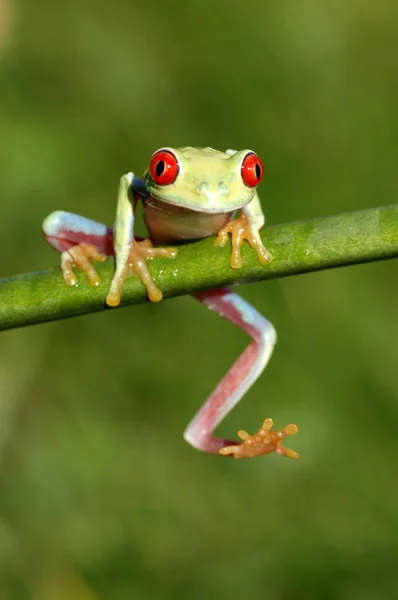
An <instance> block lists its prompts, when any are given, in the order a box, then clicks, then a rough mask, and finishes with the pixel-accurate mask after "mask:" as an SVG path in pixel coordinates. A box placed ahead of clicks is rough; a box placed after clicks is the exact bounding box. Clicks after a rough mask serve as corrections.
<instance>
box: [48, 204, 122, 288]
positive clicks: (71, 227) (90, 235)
mask: <svg viewBox="0 0 398 600" xmlns="http://www.w3.org/2000/svg"><path fill="white" fill-rule="evenodd" d="M42 227H43V233H44V235H45V237H46V240H47V241H48V243H49V244H50V246H52V247H53V248H55V250H58V252H61V270H62V275H63V277H64V279H65V282H66V283H67V284H68V285H75V284H76V283H77V276H76V274H75V272H74V270H73V268H74V267H75V266H77V267H79V268H80V269H82V271H83V272H84V273H85V274H86V276H87V279H88V281H89V283H90V285H92V286H97V285H99V284H100V283H101V279H100V278H99V275H98V273H97V271H96V270H95V268H94V267H93V265H92V264H91V262H90V260H95V261H104V260H106V257H107V256H108V255H110V254H114V249H113V232H112V229H111V228H110V227H107V226H106V225H103V224H102V223H97V222H96V221H92V220H91V219H87V218H86V217H81V216H80V215H75V214H73V213H68V212H64V211H62V210H57V211H56V212H53V213H51V215H49V216H48V217H47V218H46V219H45V220H44V221H43V226H42Z"/></svg>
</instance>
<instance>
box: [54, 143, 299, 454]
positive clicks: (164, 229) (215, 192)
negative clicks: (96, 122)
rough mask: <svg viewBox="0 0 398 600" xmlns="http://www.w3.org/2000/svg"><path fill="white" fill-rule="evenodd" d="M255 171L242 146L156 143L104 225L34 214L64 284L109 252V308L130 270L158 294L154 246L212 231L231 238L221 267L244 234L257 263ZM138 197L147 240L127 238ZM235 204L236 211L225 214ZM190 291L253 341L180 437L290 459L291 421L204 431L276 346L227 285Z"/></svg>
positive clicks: (233, 261) (264, 256)
mask: <svg viewBox="0 0 398 600" xmlns="http://www.w3.org/2000/svg"><path fill="white" fill-rule="evenodd" d="M263 174H264V166H263V163H262V162H261V160H260V158H259V157H258V156H257V154H255V153H254V152H253V151H251V150H241V151H239V152H238V151H236V150H227V151H226V152H219V151H218V150H214V149H213V148H191V147H187V148H178V149H176V148H161V149H160V150H157V151H156V152H155V153H154V154H153V156H152V159H151V162H150V164H149V168H148V170H147V171H146V173H145V175H144V179H139V178H137V177H135V175H134V174H133V173H128V174H127V175H123V176H122V178H121V180H120V186H119V194H118V202H117V210H116V217H115V222H114V227H113V230H112V229H110V228H108V227H106V226H105V225H102V224H101V223H97V222H95V221H91V220H90V219H87V218H85V217H81V216H79V215H74V214H71V213H67V212H63V211H56V212H54V213H52V214H50V215H49V216H48V217H47V218H46V219H45V220H44V223H43V231H44V234H45V236H46V238H47V240H48V242H49V243H50V244H51V246H53V247H54V248H55V249H56V250H58V251H59V252H61V269H62V274H63V277H64V279H65V282H66V283H67V284H68V285H76V284H77V277H76V274H75V273H74V270H73V269H74V267H79V268H80V269H82V270H83V271H84V273H85V274H86V275H87V278H88V281H89V283H90V284H91V285H92V286H96V285H99V284H100V283H101V282H100V278H99V276H98V274H97V272H96V270H95V268H94V267H93V265H92V264H91V262H90V261H91V260H100V261H101V260H105V259H106V257H107V255H110V254H115V257H116V269H115V273H114V276H113V280H112V283H111V286H110V289H109V291H108V295H107V298H106V302H107V304H108V305H109V306H118V304H119V303H120V293H121V290H122V287H123V284H124V282H125V280H126V278H127V277H128V276H129V275H130V274H132V273H135V274H136V275H137V276H138V277H139V278H140V279H141V281H142V283H143V284H144V285H145V287H146V290H147V294H148V297H149V299H150V300H151V301H152V302H158V301H159V300H161V299H162V292H161V290H160V289H159V288H158V287H157V286H156V283H155V282H154V280H153V278H152V276H151V274H150V272H149V270H148V267H147V264H146V261H147V260H148V259H149V258H154V257H156V256H164V257H168V258H174V257H175V256H176V254H177V250H176V249H175V248H170V247H159V244H169V243H173V242H176V241H181V240H195V239H198V238H204V237H208V236H212V235H215V234H217V238H216V240H215V245H216V246H224V245H225V244H226V243H227V242H228V238H229V234H231V240H232V252H231V258H230V266H231V268H233V269H239V268H240V267H241V266H242V258H241V253H240V249H241V245H242V242H243V240H244V239H246V240H247V241H248V242H249V244H250V245H251V247H252V248H253V249H254V250H255V252H256V254H257V258H258V261H259V262H260V263H261V264H262V265H267V264H268V263H269V262H270V261H271V260H272V256H271V254H270V253H269V252H268V250H266V248H265V247H264V246H263V243H262V241H261V238H260V235H259V230H260V229H261V228H262V226H263V225H264V215H263V212H262V209H261V204H260V199H259V197H258V194H257V191H256V188H257V186H258V184H259V183H260V181H261V179H262V178H263ZM139 200H141V202H142V204H143V210H144V217H145V222H146V225H147V228H148V231H149V236H150V237H149V238H148V239H144V240H141V239H137V238H136V237H135V236H134V219H135V210H136V205H137V202H138V201H139ZM238 210H239V211H240V216H239V217H238V218H234V216H235V213H236V212H237V211H238ZM154 244H155V246H154ZM195 297H196V298H197V299H198V300H199V301H200V302H202V303H203V304H204V305H205V306H207V307H208V308H209V309H210V310H212V311H214V312H215V313H217V314H219V315H221V316H222V317H224V318H226V319H228V320H229V321H231V322H232V323H234V324H235V325H237V326H238V327H240V328H242V329H243V330H244V331H246V332H247V333H248V334H249V335H250V336H251V337H252V338H253V341H252V343H251V344H250V345H249V346H248V347H247V348H246V350H245V351H244V352H243V353H242V354H241V356H240V357H239V358H238V359H237V361H236V362H235V363H234V365H233V366H232V367H231V369H230V370H229V371H228V373H227V374H226V375H225V377H224V378H223V379H222V381H221V382H220V383H219V385H218V386H217V387H216V389H215V390H214V391H213V392H212V394H211V395H210V397H209V398H208V399H207V401H206V402H205V404H204V405H203V406H202V408H201V409H200V410H199V412H198V413H197V414H196V416H195V417H194V419H193V420H192V421H191V423H190V424H189V425H188V427H187V429H186V431H185V434H184V437H185V439H186V441H187V442H189V443H190V444H191V445H192V446H194V447H195V448H197V449H199V450H202V451H204V452H211V453H219V454H222V455H224V456H226V455H233V456H234V457H235V458H244V457H252V456H257V455H260V454H268V453H270V452H274V451H275V452H277V453H278V454H280V455H282V456H288V457H290V458H298V454H297V453H296V452H294V451H293V450H291V449H290V448H284V447H283V446H281V442H282V440H283V439H284V438H285V437H286V436H290V435H294V434H295V433H296V432H297V429H298V428H297V426H296V425H292V424H291V425H287V426H286V427H284V428H283V429H280V430H279V431H272V430H271V429H272V426H273V422H272V419H266V420H265V421H264V423H263V425H262V427H261V429H260V431H259V432H258V433H256V434H255V435H253V436H250V435H249V434H248V433H246V432H245V431H239V432H238V435H239V437H240V438H241V440H243V441H242V442H241V443H237V442H233V441H230V440H226V439H222V438H218V437H215V436H214V435H213V431H214V429H215V428H216V427H217V425H218V424H219V423H220V422H221V421H222V419H223V418H224V417H225V416H226V415H227V414H228V413H229V412H230V410H231V409H232V408H233V407H234V406H235V405H236V404H237V402H238V401H239V400H240V399H241V398H242V396H243V395H244V394H245V392H246V391H247V390H248V389H249V388H250V387H251V385H252V384H253V383H254V381H255V380H256V379H257V378H258V377H259V375H260V374H261V373H262V371H263V370H264V368H265V366H266V365H267V363H268V361H269V359H270V357H271V354H272V350H273V347H274V345H275V342H276V332H275V329H274V327H273V326H272V324H271V323H270V322H269V321H267V320H266V319H265V318H264V317H263V316H262V315H260V314H259V313H258V312H257V311H256V310H255V309H254V308H253V307H252V306H250V304H248V303H247V302H245V300H243V299H242V298H241V297H240V296H238V295H237V294H236V293H235V292H232V291H231V290H229V289H227V288H223V289H217V290H213V291H207V292H200V293H198V294H195Z"/></svg>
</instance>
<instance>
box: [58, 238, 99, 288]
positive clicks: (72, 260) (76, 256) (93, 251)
mask: <svg viewBox="0 0 398 600" xmlns="http://www.w3.org/2000/svg"><path fill="white" fill-rule="evenodd" d="M106 258H107V257H106V255H105V254H102V253H101V252H99V251H98V248H97V247H96V246H94V244H87V243H86V242H81V243H80V244H76V246H72V247H71V248H69V250H66V251H65V252H62V254H61V271H62V275H63V277H64V280H65V283H67V284H68V285H76V284H77V275H76V273H75V272H74V270H73V268H74V267H79V268H80V269H81V270H82V271H83V273H85V275H86V276H87V279H88V282H89V284H90V285H91V286H93V287H95V286H97V285H100V283H101V279H100V277H99V275H98V273H97V271H96V270H95V269H94V267H93V265H92V264H91V263H90V260H96V261H100V262H103V261H104V260H106Z"/></svg>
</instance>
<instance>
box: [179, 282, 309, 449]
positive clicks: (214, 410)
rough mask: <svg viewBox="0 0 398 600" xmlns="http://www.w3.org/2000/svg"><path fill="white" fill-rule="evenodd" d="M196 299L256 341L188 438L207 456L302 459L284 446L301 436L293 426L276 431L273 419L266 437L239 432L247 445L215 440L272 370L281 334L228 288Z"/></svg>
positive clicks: (194, 422)
mask: <svg viewBox="0 0 398 600" xmlns="http://www.w3.org/2000/svg"><path fill="white" fill-rule="evenodd" d="M196 298H197V299H198V300H199V301H200V302H202V304H204V305H205V306H207V307H208V308H209V309H210V310H212V311H214V312H216V313H217V314H219V315H220V316H222V317H224V318H226V319H228V320H229V321H231V322H232V323H234V324H235V325H237V326H238V327H240V328H241V329H244V330H245V331H246V332H247V333H248V334H249V335H250V336H251V337H252V338H253V341H252V343H251V344H250V345H249V346H248V347H247V348H246V349H245V350H244V352H243V353H242V354H241V355H240V357H239V358H238V359H237V361H236V362H235V363H234V364H233V365H232V367H231V369H230V370H229V371H228V373H227V374H226V375H225V377H224V378H223V379H222V381H221V382H220V383H219V384H218V386H217V387H216V389H215V390H214V391H213V393H212V394H211V395H210V397H209V398H208V399H207V400H206V402H205V404H204V405H203V406H202V408H201V409H200V410H199V412H198V413H197V414H196V416H195V417H194V419H193V420H192V421H191V423H190V424H189V425H188V427H187V429H186V431H185V433H184V438H185V439H186V441H187V442H188V443H190V444H191V445H192V446H194V447H195V448H197V449H198V450H202V451H203V452H210V453H213V454H216V453H220V454H223V455H228V454H229V455H233V456H235V458H249V457H253V456H258V455H260V454H268V453H269V452H277V453H278V454H280V455H282V456H289V457H290V458H298V454H297V453H296V452H294V451H293V450H290V449H289V448H283V447H281V446H280V443H281V442H282V440H283V439H284V438H285V437H286V436H289V435H294V434H295V433H296V432H297V426H296V425H287V426H286V427H284V428H283V429H280V430H279V431H271V427H272V425H273V422H272V420H271V419H266V420H265V421H264V423H263V426H262V428H261V429H260V431H259V432H258V433H257V434H255V435H254V436H250V435H249V434H248V433H246V432H245V431H239V433H238V435H239V437H240V438H241V439H242V440H243V443H241V444H237V443H236V442H233V441H230V440H226V439H222V438H218V437H215V436H213V431H214V429H215V428H216V427H217V425H218V424H219V423H220V422H221V421H222V420H223V418H224V417H225V416H226V415H227V414H228V413H229V412H230V411H231V410H232V408H233V407H234V406H235V405H236V404H237V402H239V400H240V399H241V398H242V396H243V395H244V394H245V392H246V391H247V390H248V389H249V388H250V387H251V386H252V385H253V383H254V382H255V381H256V379H257V378H258V377H259V375H260V374H261V373H262V371H263V370H264V368H265V367H266V365H267V363H268V361H269V359H270V357H271V354H272V350H273V348H274V345H275V342H276V332H275V329H274V327H273V325H272V324H271V323H270V322H269V321H267V319H265V318H264V317H263V316H262V315H260V313H259V312H257V311H256V310H255V309H254V308H253V307H252V306H251V305H250V304H248V303H247V302H246V301H245V300H243V298H241V297H240V296H239V295H238V294H236V293H234V292H231V291H230V290H229V289H227V288H223V289H219V290H212V291H210V292H201V293H199V294H196Z"/></svg>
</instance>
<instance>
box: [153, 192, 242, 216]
mask: <svg viewBox="0 0 398 600" xmlns="http://www.w3.org/2000/svg"><path fill="white" fill-rule="evenodd" d="M142 203H143V205H144V206H147V207H149V208H151V209H153V210H157V211H158V212H162V213H164V214H167V215H174V216H177V215H178V216H187V217H188V216H189V215H192V214H198V213H202V214H207V215H230V214H232V213H234V212H235V211H236V210H237V209H236V208H232V209H229V210H219V209H218V210H207V209H205V210H204V209H203V208H192V207H189V208H187V206H186V205H185V206H184V205H182V204H177V203H176V202H174V200H173V202H172V203H171V202H168V201H166V200H163V199H162V200H160V199H158V198H156V197H155V196H147V197H146V198H143V199H142ZM238 208H240V206H239V207H238Z"/></svg>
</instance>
